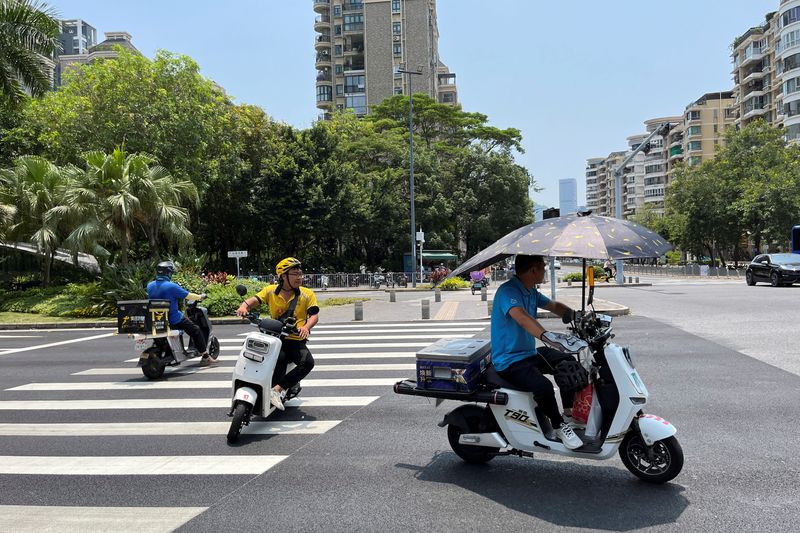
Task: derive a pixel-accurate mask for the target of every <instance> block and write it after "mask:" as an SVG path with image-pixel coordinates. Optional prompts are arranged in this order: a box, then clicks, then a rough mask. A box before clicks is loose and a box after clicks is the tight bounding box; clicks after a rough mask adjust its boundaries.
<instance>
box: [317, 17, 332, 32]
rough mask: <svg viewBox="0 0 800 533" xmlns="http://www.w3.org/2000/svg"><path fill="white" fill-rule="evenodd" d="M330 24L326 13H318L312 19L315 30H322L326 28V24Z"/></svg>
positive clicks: (329, 18)
mask: <svg viewBox="0 0 800 533" xmlns="http://www.w3.org/2000/svg"><path fill="white" fill-rule="evenodd" d="M330 24H331V17H330V16H328V15H319V16H318V17H316V18H315V19H314V29H315V30H316V31H322V30H324V29H328V26H330Z"/></svg>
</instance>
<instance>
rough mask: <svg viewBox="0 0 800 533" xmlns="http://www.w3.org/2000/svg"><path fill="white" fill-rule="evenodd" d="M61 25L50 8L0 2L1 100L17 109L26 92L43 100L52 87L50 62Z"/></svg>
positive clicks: (22, 0)
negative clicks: (42, 96) (15, 106)
mask: <svg viewBox="0 0 800 533" xmlns="http://www.w3.org/2000/svg"><path fill="white" fill-rule="evenodd" d="M59 31H60V25H59V23H58V21H57V20H56V15H55V12H54V11H53V10H52V9H50V8H49V7H48V6H47V4H44V3H42V2H37V1H31V0H0V100H6V101H7V102H9V103H11V104H13V105H17V104H19V103H20V102H22V101H23V100H24V99H25V96H26V93H25V91H26V89H27V90H28V91H30V93H31V94H32V95H33V96H41V95H42V94H44V93H45V92H46V91H48V90H49V89H50V88H51V87H52V81H51V80H50V77H49V75H48V68H47V62H48V59H47V58H49V57H51V56H52V55H53V52H54V51H55V50H56V46H57V45H58V40H57V38H58V33H59Z"/></svg>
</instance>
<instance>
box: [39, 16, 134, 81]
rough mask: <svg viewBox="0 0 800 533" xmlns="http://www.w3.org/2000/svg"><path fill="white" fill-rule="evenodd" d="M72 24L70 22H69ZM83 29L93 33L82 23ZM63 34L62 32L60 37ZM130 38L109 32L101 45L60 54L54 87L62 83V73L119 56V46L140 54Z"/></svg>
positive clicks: (93, 44)
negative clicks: (72, 52)
mask: <svg viewBox="0 0 800 533" xmlns="http://www.w3.org/2000/svg"><path fill="white" fill-rule="evenodd" d="M70 22H72V21H70ZM83 27H84V28H86V27H88V28H91V30H92V32H95V30H94V28H92V27H91V26H89V25H88V24H86V23H83ZM63 34H64V32H63V31H62V35H63ZM131 40H132V37H131V35H130V34H129V33H127V32H124V31H110V32H105V40H104V41H103V42H101V43H99V44H98V43H92V45H91V46H89V47H88V48H75V49H73V50H72V51H77V50H82V51H81V52H80V53H74V54H61V55H59V56H58V58H57V66H56V79H55V82H56V87H59V86H61V84H62V83H63V75H64V73H66V72H68V71H69V70H70V69H73V68H76V67H77V66H80V65H86V64H88V63H91V62H92V61H95V60H97V59H110V58H115V57H117V56H118V55H119V54H118V53H117V50H116V47H117V46H121V47H122V48H125V49H127V50H130V51H132V52H135V53H137V54H138V53H140V52H139V50H137V49H136V47H135V46H134V45H133V43H132V42H131ZM82 42H84V43H88V42H90V41H89V39H86V40H82Z"/></svg>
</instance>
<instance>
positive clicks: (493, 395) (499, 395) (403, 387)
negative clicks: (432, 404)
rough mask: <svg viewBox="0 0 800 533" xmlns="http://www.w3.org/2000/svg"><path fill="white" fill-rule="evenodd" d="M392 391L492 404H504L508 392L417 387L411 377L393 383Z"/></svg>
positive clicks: (506, 400) (506, 401)
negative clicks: (457, 390) (460, 390)
mask: <svg viewBox="0 0 800 533" xmlns="http://www.w3.org/2000/svg"><path fill="white" fill-rule="evenodd" d="M394 392H395V393H397V394H407V395H409V396H425V397H426V398H441V399H443V400H458V401H461V402H478V403H490V404H494V405H506V404H507V403H508V394H506V393H505V392H500V391H496V390H494V391H475V392H455V391H447V390H431V389H420V388H417V382H416V381H414V380H411V379H404V380H403V381H398V382H397V383H395V384H394Z"/></svg>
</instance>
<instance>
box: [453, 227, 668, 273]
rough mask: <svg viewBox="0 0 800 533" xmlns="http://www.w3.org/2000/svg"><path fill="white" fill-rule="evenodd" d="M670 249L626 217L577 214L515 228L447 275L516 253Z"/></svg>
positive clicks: (605, 254) (639, 254)
mask: <svg viewBox="0 0 800 533" xmlns="http://www.w3.org/2000/svg"><path fill="white" fill-rule="evenodd" d="M671 249H672V245H671V244H670V243H668V242H667V241H666V240H664V239H663V238H662V237H661V236H660V235H658V234H657V233H655V232H653V231H650V230H649V229H647V228H645V227H643V226H640V225H638V224H635V223H633V222H630V221H628V220H621V219H618V218H610V217H603V216H600V215H592V214H581V213H578V214H575V215H566V216H563V217H558V218H548V219H547V220H542V221H541V222H534V223H533V224H529V225H527V226H523V227H521V228H519V229H515V230H514V231H512V232H511V233H509V234H508V235H506V236H505V237H503V238H502V239H500V240H498V241H497V242H495V243H494V244H492V245H491V246H489V247H488V248H485V249H484V250H482V251H481V252H479V253H478V254H476V255H474V256H473V257H471V258H470V259H468V260H467V261H465V262H464V263H462V264H461V265H460V266H459V267H458V268H456V269H455V270H453V272H451V274H450V277H452V276H458V275H460V274H463V273H465V272H472V271H473V270H480V269H482V268H485V267H487V266H489V265H491V264H493V263H496V262H497V261H500V260H501V259H504V258H506V257H511V256H513V255H517V254H525V255H543V256H548V257H577V258H583V259H612V260H614V259H636V258H644V257H660V256H662V255H663V254H664V253H665V252H668V251H669V250H671Z"/></svg>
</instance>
